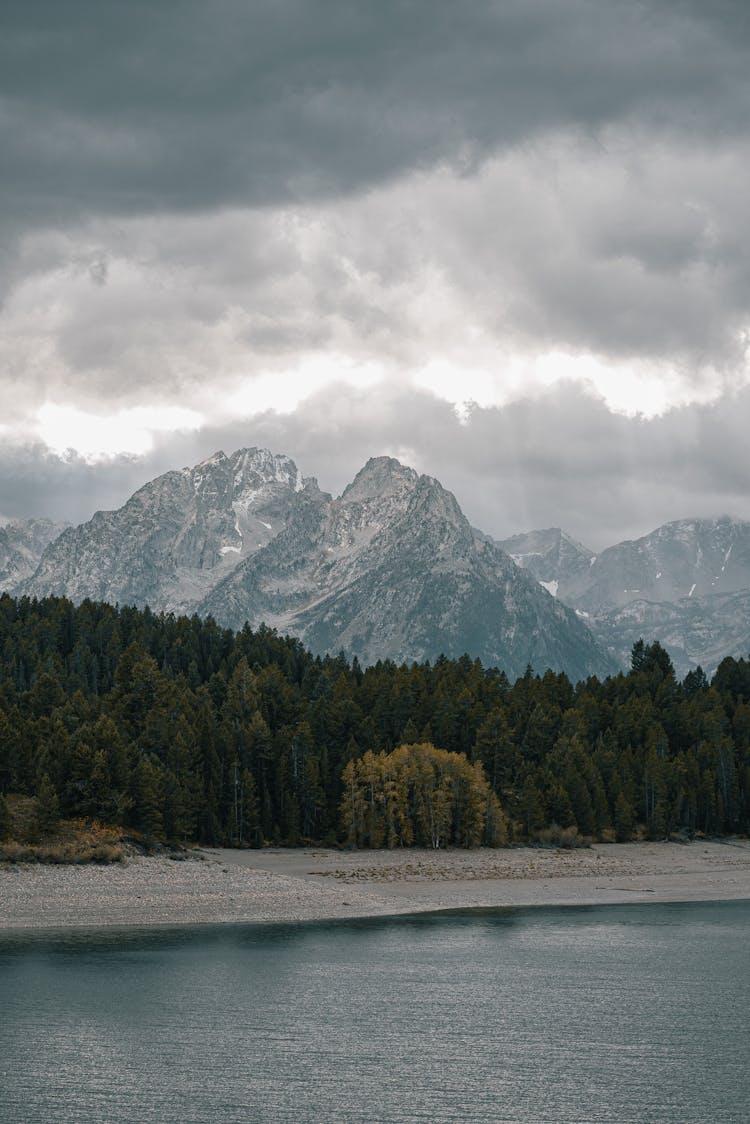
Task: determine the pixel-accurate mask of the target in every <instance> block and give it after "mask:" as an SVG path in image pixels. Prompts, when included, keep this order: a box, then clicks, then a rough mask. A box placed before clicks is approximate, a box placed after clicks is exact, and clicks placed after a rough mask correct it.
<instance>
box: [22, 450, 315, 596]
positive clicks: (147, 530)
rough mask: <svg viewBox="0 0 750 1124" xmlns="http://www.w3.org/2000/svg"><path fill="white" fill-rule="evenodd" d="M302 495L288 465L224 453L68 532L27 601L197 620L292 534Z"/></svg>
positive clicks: (255, 454)
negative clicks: (143, 610) (225, 586)
mask: <svg viewBox="0 0 750 1124" xmlns="http://www.w3.org/2000/svg"><path fill="white" fill-rule="evenodd" d="M303 487H304V482H303V480H302V478H301V476H300V474H299V472H298V471H297V468H296V466H295V465H294V463H293V462H292V461H291V460H289V458H288V457H283V456H273V455H272V454H271V453H268V452H266V451H265V450H262V449H241V450H239V451H238V452H236V453H234V454H233V455H232V456H231V457H227V456H226V455H225V454H224V453H217V454H215V456H213V457H209V458H208V459H207V460H205V461H202V462H201V463H200V464H198V465H196V466H195V467H194V468H184V469H182V470H181V471H173V472H167V473H165V474H164V475H163V476H160V477H158V478H157V479H156V480H153V481H151V482H150V483H148V484H146V485H144V487H142V488H140V489H139V490H138V491H137V492H136V493H135V494H134V495H133V496H131V498H130V499H129V500H128V501H127V503H126V504H125V505H124V506H123V507H121V508H119V509H118V510H117V511H99V512H97V513H96V515H94V517H93V518H92V519H90V520H89V521H88V522H87V523H83V524H81V525H80V526H79V527H70V528H68V530H66V531H64V532H63V534H62V535H61V536H60V537H59V538H58V539H57V540H56V541H55V542H54V543H53V544H52V545H51V546H50V547H49V548H48V549H47V550H46V551H45V553H44V555H43V556H42V559H41V562H40V564H39V567H38V569H37V570H36V573H35V574H34V575H33V577H32V578H31V579H30V580H29V581H28V582H27V583H26V586H25V589H24V592H26V593H29V594H32V595H36V596H44V595H46V594H56V595H63V594H64V595H65V596H68V597H70V598H72V599H73V600H74V601H81V600H82V599H83V598H85V597H90V598H92V599H96V600H102V601H110V602H113V603H115V602H120V603H123V604H136V605H146V604H149V605H150V606H151V607H152V608H154V609H163V610H168V611H174V612H191V611H192V610H193V609H194V608H195V606H196V604H197V603H198V602H199V601H200V599H201V598H202V597H203V596H205V594H206V592H207V591H208V590H210V589H211V588H212V587H213V586H214V585H215V584H216V583H217V582H218V581H219V580H220V579H221V577H222V576H223V575H224V574H225V573H227V572H228V571H229V570H231V569H232V568H233V567H234V566H235V565H236V564H237V561H238V560H239V559H241V558H244V557H247V556H248V555H250V554H252V553H253V552H254V551H256V550H259V549H261V548H262V547H263V546H264V545H265V544H266V543H268V542H269V541H270V540H271V539H272V538H273V537H274V535H276V534H278V533H279V531H280V530H282V529H283V527H284V525H285V523H286V520H287V518H288V517H289V513H290V510H291V509H292V508H293V507H294V504H295V497H296V496H297V494H298V493H299V492H300V491H301V490H302V488H303Z"/></svg>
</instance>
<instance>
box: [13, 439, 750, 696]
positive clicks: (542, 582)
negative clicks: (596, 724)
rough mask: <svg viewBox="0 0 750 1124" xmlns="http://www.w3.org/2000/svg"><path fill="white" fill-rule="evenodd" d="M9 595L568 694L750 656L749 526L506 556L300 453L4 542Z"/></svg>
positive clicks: (539, 542) (387, 484)
mask: <svg viewBox="0 0 750 1124" xmlns="http://www.w3.org/2000/svg"><path fill="white" fill-rule="evenodd" d="M0 588H5V589H6V590H7V591H8V592H10V593H12V594H14V595H17V596H22V595H28V596H33V597H43V596H48V595H59V596H67V597H69V598H71V599H72V600H73V601H75V602H80V601H82V600H83V599H85V598H90V599H92V600H104V601H109V602H112V603H119V604H135V605H139V606H144V605H149V606H150V607H151V608H152V609H153V610H155V611H164V612H174V613H188V614H191V613H198V614H200V615H207V614H210V615H211V616H213V617H214V618H215V619H216V620H217V622H218V623H219V624H222V625H225V626H227V627H232V628H241V627H242V626H243V624H244V623H245V622H246V621H248V622H249V623H250V624H251V625H252V626H257V625H259V624H260V623H262V622H264V623H265V624H267V625H269V626H271V627H274V628H277V629H278V630H279V631H280V632H284V633H290V634H292V635H295V636H298V637H299V638H300V639H301V640H302V641H303V642H304V643H305V645H306V646H307V647H309V648H311V649H312V650H313V651H314V652H320V653H325V652H334V653H335V652H338V651H340V650H343V651H344V652H346V653H347V655H349V656H355V655H356V656H357V657H358V658H359V659H360V661H361V662H362V663H366V664H370V663H373V662H376V661H377V660H378V659H392V660H395V661H397V662H401V661H404V660H405V661H411V660H424V659H431V660H434V659H436V658H437V657H438V656H439V655H440V654H444V655H446V656H459V655H462V654H463V653H464V652H466V653H468V654H469V655H470V656H472V657H479V658H480V659H481V660H482V662H483V663H484V664H485V665H496V666H499V667H502V668H503V669H504V670H505V671H506V673H507V674H508V675H509V676H510V677H511V678H513V677H515V676H517V675H520V674H522V673H523V672H524V670H525V668H526V667H527V665H529V664H531V665H532V666H533V667H534V669H535V670H538V671H543V670H545V669H546V668H547V667H550V668H552V669H554V670H564V671H565V672H566V673H567V674H568V675H569V676H570V677H571V678H572V679H581V678H585V677H586V676H588V675H590V674H598V675H602V674H607V673H608V672H611V671H614V670H616V669H617V668H618V667H627V666H628V664H629V655H630V650H631V648H632V645H633V643H634V642H635V640H637V639H638V638H639V637H641V636H642V637H643V638H644V639H645V640H646V641H648V642H650V641H651V640H654V639H658V640H660V641H661V642H662V644H663V645H664V646H665V647H666V648H667V650H668V651H669V652H670V655H671V656H672V658H673V661H674V663H675V667H676V669H677V671H678V673H680V674H684V673H685V672H686V671H687V670H688V669H689V668H691V667H694V666H695V665H696V663H701V664H702V665H703V666H704V669H705V670H707V671H710V670H712V669H713V668H714V667H715V666H716V665H717V664H718V662H719V661H720V660H721V658H723V656H724V655H727V654H731V655H739V654H746V653H747V651H748V649H750V624H748V625H747V626H746V624H745V622H748V621H750V617H749V616H748V611H747V610H749V609H750V523H743V522H740V521H738V520H733V519H730V518H729V517H723V518H721V519H717V520H683V521H679V522H675V523H669V524H666V525H665V526H664V527H660V528H658V529H657V530H656V531H654V532H652V533H651V534H650V535H646V536H644V538H642V539H639V540H637V541H635V542H623V543H619V544H617V545H615V546H612V547H610V548H609V549H608V550H605V551H603V552H602V553H601V554H599V555H595V554H594V553H593V552H592V551H590V550H589V549H588V548H587V547H585V546H584V545H582V544H581V543H579V542H576V540H575V539H573V538H571V537H570V536H569V535H567V534H566V533H565V532H564V531H562V530H560V529H558V528H554V529H548V530H539V531H532V532H528V533H525V534H520V535H515V536H513V537H512V538H509V539H505V540H503V541H494V540H493V539H491V538H490V537H489V536H487V535H485V534H483V533H482V532H481V531H478V530H476V529H475V528H472V527H471V525H470V524H469V522H468V520H467V519H466V517H465V515H464V514H463V512H462V511H461V509H460V507H459V505H458V503H457V501H456V499H455V497H454V496H453V495H452V494H451V493H450V492H448V491H446V490H445V489H444V488H443V487H442V486H441V484H440V483H439V482H438V481H437V480H435V479H434V478H433V477H430V476H425V475H420V474H418V473H417V472H415V471H414V470H413V469H411V468H407V467H405V466H404V465H402V464H400V463H399V462H398V461H396V460H394V459H392V458H389V457H375V458H372V459H371V460H369V461H368V462H367V464H366V465H365V466H364V467H363V468H362V469H361V470H360V472H359V473H358V474H357V476H356V477H355V478H354V480H353V481H352V482H351V483H350V484H349V485H348V486H347V487H346V488H345V489H344V491H343V492H342V494H341V495H340V496H339V497H337V498H333V497H332V496H330V495H329V494H328V493H326V492H323V491H321V489H320V488H319V487H318V484H317V481H316V480H315V479H314V478H312V477H303V476H302V475H301V473H300V472H299V471H298V469H297V467H296V465H295V464H294V462H293V461H291V460H290V459H289V458H288V457H286V456H283V455H277V454H272V453H270V452H268V451H267V450H264V449H256V448H249V449H240V450H238V451H237V452H235V453H233V454H232V455H231V456H226V455H225V454H224V453H221V452H220V453H216V454H215V455H214V456H212V457H209V458H208V459H207V460H205V461H202V462H201V463H200V464H198V465H196V466H194V467H193V468H183V469H181V470H178V471H172V472H167V473H165V474H164V475H162V476H159V477H158V478H157V479H155V480H152V481H151V482H149V483H148V484H146V485H144V487H142V488H140V489H139V490H138V491H137V492H135V493H134V495H132V496H131V497H130V499H129V500H128V501H127V502H126V503H125V504H124V505H123V506H122V507H121V508H119V509H117V510H116V511H100V512H97V513H96V514H95V515H94V516H93V517H92V519H90V520H89V521H88V522H85V523H82V524H80V525H79V526H77V527H72V526H67V527H66V526H64V525H61V524H54V523H52V522H50V521H49V520H29V521H27V522H15V523H11V524H7V525H6V526H5V527H2V528H0Z"/></svg>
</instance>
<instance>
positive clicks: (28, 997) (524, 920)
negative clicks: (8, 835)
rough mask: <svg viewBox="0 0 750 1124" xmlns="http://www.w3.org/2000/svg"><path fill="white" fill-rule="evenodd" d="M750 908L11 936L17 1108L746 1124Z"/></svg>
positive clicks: (168, 1123)
mask: <svg viewBox="0 0 750 1124" xmlns="http://www.w3.org/2000/svg"><path fill="white" fill-rule="evenodd" d="M749 937H750V902H727V903H705V902H703V903H694V904H670V905H657V904H653V905H645V906H607V907H576V908H565V909H561V908H556V909H527V910H493V911H479V912H466V913H455V914H431V915H420V916H418V917H409V918H398V919H391V920H383V919H377V920H368V921H346V922H334V923H316V924H300V925H275V926H265V927H262V926H228V927H218V926H217V927H203V928H197V929H195V928H190V929H169V930H159V931H153V930H134V929H131V930H119V931H106V930H97V931H86V932H77V933H73V932H70V931H69V932H66V933H55V934H38V935H33V934H32V935H28V936H26V935H22V936H18V935H13V936H11V935H8V934H6V935H4V936H0V1004H1V1006H0V1119H1V1120H2V1121H3V1122H5V1121H12V1122H13V1124H20V1122H30V1121H39V1122H40V1124H41V1122H44V1124H53V1122H56V1121H76V1122H77V1124H78V1122H81V1124H88V1122H92V1124H93V1122H96V1124H102V1122H105V1121H106V1122H110V1121H111V1122H120V1121H133V1122H136V1121H137V1122H144V1121H159V1122H161V1124H172V1122H174V1124H186V1122H192V1121H196V1122H198V1121H200V1122H207V1121H218V1122H221V1124H224V1122H229V1121H232V1122H237V1121H269V1122H275V1121H295V1122H297V1124H304V1122H308V1121H320V1122H326V1124H327V1122H333V1121H373V1122H375V1121H378V1122H381V1121H382V1122H386V1121H434V1122H439V1121H471V1122H477V1121H493V1122H503V1121H512V1122H514V1124H518V1122H526V1121H528V1122H533V1124H546V1122H550V1124H569V1122H580V1124H583V1122H585V1124H598V1122H604V1121H606V1122H614V1121H616V1122H618V1124H625V1122H639V1124H640V1122H647V1121H653V1122H654V1124H670V1122H675V1124H691V1122H695V1124H707V1122H711V1124H729V1122H737V1124H747V1121H748V1120H749V1119H750V1107H748V1106H750V940H749V939H748V938H749Z"/></svg>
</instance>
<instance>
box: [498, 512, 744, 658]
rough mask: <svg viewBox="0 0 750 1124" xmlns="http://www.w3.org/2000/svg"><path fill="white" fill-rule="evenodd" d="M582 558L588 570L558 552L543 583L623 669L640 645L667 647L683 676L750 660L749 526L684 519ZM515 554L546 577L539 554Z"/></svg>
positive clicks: (550, 556) (547, 559) (547, 558)
mask: <svg viewBox="0 0 750 1124" xmlns="http://www.w3.org/2000/svg"><path fill="white" fill-rule="evenodd" d="M552 534H553V533H552V532H548V531H541V532H531V533H530V534H529V535H525V536H516V539H514V540H506V544H507V543H510V542H516V541H526V540H528V542H530V543H532V544H533V543H535V542H536V541H537V538H536V537H539V541H540V542H541V543H544V542H545V541H546V539H545V538H544V536H550V535H552ZM563 538H567V536H563ZM568 541H570V542H572V540H568ZM576 545H577V544H576ZM580 551H582V552H585V553H586V554H587V555H588V556H589V557H588V563H587V564H586V565H584V564H583V561H581V564H580V565H577V564H576V562H575V559H573V561H572V564H571V558H570V552H569V551H566V552H565V553H564V554H562V553H561V557H560V560H559V562H558V561H557V559H556V557H555V554H554V551H548V552H547V553H546V554H544V555H543V558H544V563H545V568H544V574H545V575H546V576H545V578H544V584H545V585H546V586H547V588H548V589H554V592H555V593H556V595H557V597H558V598H559V599H560V600H562V601H563V602H564V603H565V604H567V605H570V606H571V607H573V608H575V609H576V610H577V611H578V612H579V614H581V615H582V616H583V618H584V619H585V620H586V623H587V624H588V625H589V627H590V628H591V629H592V631H593V632H594V633H595V634H596V635H598V636H599V637H600V638H601V639H602V641H603V642H604V643H606V645H607V647H608V649H609V651H610V652H611V653H612V655H613V656H614V657H615V658H616V659H617V661H618V662H619V663H620V664H622V665H624V666H627V663H628V658H629V652H630V649H631V647H632V644H633V643H634V642H635V640H637V639H639V638H640V637H641V636H642V637H643V638H644V640H646V641H648V642H651V641H652V640H659V641H660V642H661V643H662V644H663V645H664V646H665V647H666V648H667V649H668V651H669V652H670V655H671V656H672V659H673V661H674V663H675V667H676V669H677V670H678V672H679V673H680V674H684V673H685V672H686V671H688V670H689V669H690V668H691V667H694V666H695V665H696V664H697V663H700V664H701V665H702V666H703V667H704V670H706V671H710V670H713V669H715V667H716V666H717V664H718V663H719V662H720V661H721V659H723V657H724V656H725V655H747V654H748V651H750V643H749V640H750V617H749V616H748V614H747V612H746V609H747V607H748V605H750V593H748V591H750V523H747V522H744V521H742V520H738V519H731V518H729V516H722V517H721V518H720V519H682V520H678V521H676V522H673V523H667V524H665V525H664V526H662V527H658V528H657V529H656V530H655V531H652V532H651V533H650V534H648V535H644V536H643V537H642V538H640V539H636V540H635V541H626V542H622V543H618V544H617V545H616V546H611V547H609V548H608V549H607V550H604V551H602V553H601V554H599V555H597V556H594V555H593V554H591V553H590V552H588V551H586V548H585V547H580ZM512 553H513V554H514V557H515V558H516V561H517V562H518V563H519V564H520V565H524V566H527V568H529V570H530V571H531V572H534V573H535V574H540V573H541V572H542V570H541V563H540V562H539V560H538V558H537V556H536V555H535V554H534V553H529V554H528V555H527V556H524V554H523V551H516V550H514V551H513V552H512Z"/></svg>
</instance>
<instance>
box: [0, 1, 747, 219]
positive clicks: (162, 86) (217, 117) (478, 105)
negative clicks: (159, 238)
mask: <svg viewBox="0 0 750 1124" xmlns="http://www.w3.org/2000/svg"><path fill="white" fill-rule="evenodd" d="M2 23H3V29H2V36H1V37H0V74H2V88H3V98H2V111H1V113H0V129H1V130H2V131H1V132H0V143H1V144H2V151H3V163H4V173H3V178H2V184H3V187H2V197H1V201H2V207H3V212H4V214H5V215H6V221H7V219H8V218H9V217H12V218H13V220H14V221H15V222H17V223H19V224H24V225H27V224H33V225H50V226H58V225H62V224H64V223H66V222H67V221H69V220H72V219H76V218H80V217H82V216H89V215H91V214H102V213H103V214H112V213H125V214H141V213H151V212H154V211H164V210H180V209H201V208H213V207H215V206H221V205H232V204H241V205H245V204H252V205H267V204H274V205H276V204H278V203H279V202H281V201H284V200H295V199H301V198H304V199H309V198H310V197H313V196H315V195H321V194H328V193H334V194H336V193H341V192H348V191H351V190H356V189H359V188H361V187H363V186H368V185H370V184H372V183H374V182H378V181H382V180H383V179H385V178H388V177H392V176H395V175H397V174H399V173H402V172H404V171H405V170H408V169H410V168H413V167H419V166H421V167H424V166H427V165H430V164H433V163H435V162H443V161H446V162H448V163H453V164H456V165H457V166H461V165H462V164H466V166H471V164H472V162H473V161H475V160H477V159H481V158H482V156H483V155H484V154H485V153H486V152H488V151H491V150H493V149H495V148H496V147H497V146H502V145H506V144H515V143H517V142H518V141H519V140H521V139H528V138H529V137H533V136H535V135H540V134H542V133H545V132H547V131H549V130H554V129H559V128H568V127H575V128H581V129H583V130H591V131H595V130H597V129H598V128H599V127H601V126H602V125H605V124H607V123H608V122H618V121H622V120H625V119H636V118H641V119H646V120H648V121H650V122H651V123H653V124H659V125H663V124H664V122H668V123H669V124H670V125H671V126H673V127H675V128H677V129H685V130H688V131H689V132H690V134H691V135H692V134H694V133H695V132H706V131H708V132H709V133H710V134H711V135H713V136H716V135H719V134H730V135H732V134H734V133H736V132H737V131H738V130H739V131H741V132H744V129H745V126H746V121H747V115H748V109H750V95H749V91H750V82H749V80H748V68H747V66H746V44H747V25H748V19H747V15H746V9H745V8H744V7H743V6H741V5H739V4H737V5H733V4H729V3H725V4H714V5H702V4H697V3H696V4H687V3H680V2H678V0H673V2H671V3H656V2H652V3H650V4H633V5H630V4H623V3H618V2H614V0H611V2H603V0H499V2H492V0H475V2H473V3H471V4H468V5H461V6H458V5H456V4H453V3H449V2H447V0H439V2H437V3H436V2H435V0H409V2H406V0H372V2H366V3H351V0H314V2H311V0H254V2H253V3H251V4H248V3H246V2H244V0H242V2H240V0H216V2H215V3H212V4H205V3H202V2H198V0H160V2H159V3H157V4H155V3H151V2H149V3H140V2H131V3H127V4H102V3H99V2H96V0H68V2H66V3H65V4H61V3H59V0H51V2H49V3H44V2H41V0H23V2H15V0H9V2H6V3H5V4H4V5H3V14H2Z"/></svg>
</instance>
